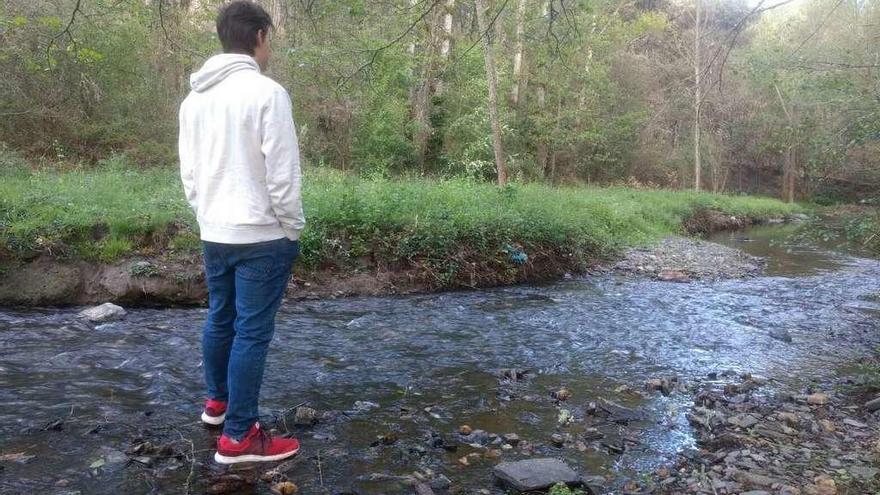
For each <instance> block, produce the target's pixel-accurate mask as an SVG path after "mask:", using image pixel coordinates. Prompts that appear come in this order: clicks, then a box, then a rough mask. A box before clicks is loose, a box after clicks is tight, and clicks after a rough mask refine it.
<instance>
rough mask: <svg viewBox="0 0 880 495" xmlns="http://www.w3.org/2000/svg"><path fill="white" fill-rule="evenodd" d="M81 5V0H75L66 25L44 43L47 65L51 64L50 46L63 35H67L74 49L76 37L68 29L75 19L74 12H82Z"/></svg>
mask: <svg viewBox="0 0 880 495" xmlns="http://www.w3.org/2000/svg"><path fill="white" fill-rule="evenodd" d="M81 6H82V0H76V5H75V6H74V7H73V12H72V13H71V14H70V20H69V21H67V26H65V27H64V29H63V30H62V31H61V32H60V33H58V34H56V35H55V36H53V37H52V39H51V40H49V43H48V44H47V45H46V61H47V62H48V63H49V66H50V67H51V66H52V55H51V51H52V47H53V46H55V44H56V43H57V42H58V40H60V39H61V38H62V37H63V36H64V35H67V38H68V39H69V40H70V43H71V44H72V45H73V47H74V49H76V39H75V38H74V37H73V33H71V32H70V29H71V28H72V27H73V23H74V22H75V21H76V14H77V13H82V10H80V7H81Z"/></svg>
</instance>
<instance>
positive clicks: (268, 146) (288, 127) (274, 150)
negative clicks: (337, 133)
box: [260, 86, 306, 240]
mask: <svg viewBox="0 0 880 495" xmlns="http://www.w3.org/2000/svg"><path fill="white" fill-rule="evenodd" d="M262 126H263V136H262V137H263V141H262V145H261V147H260V149H261V150H262V152H263V156H264V157H265V161H266V187H267V188H268V192H269V201H270V202H271V204H272V209H273V210H274V211H275V217H276V218H278V221H279V222H280V223H281V228H282V229H283V230H284V233H285V234H286V235H287V237H288V239H291V240H296V239H299V233H300V232H301V231H302V229H303V227H305V223H306V221H305V217H304V215H303V209H302V196H301V186H302V173H301V171H300V166H299V143H298V141H297V137H296V128H295V127H294V124H293V111H292V107H291V104H290V97H289V96H288V95H287V91H285V90H284V89H283V88H281V87H280V86H279V87H276V88H275V89H274V91H272V95H271V97H270V98H269V101H268V103H267V104H266V106H265V107H264V109H263V115H262Z"/></svg>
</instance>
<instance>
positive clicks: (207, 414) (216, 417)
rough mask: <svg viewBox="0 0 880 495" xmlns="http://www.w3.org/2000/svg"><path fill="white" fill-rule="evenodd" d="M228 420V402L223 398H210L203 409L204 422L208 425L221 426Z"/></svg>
mask: <svg viewBox="0 0 880 495" xmlns="http://www.w3.org/2000/svg"><path fill="white" fill-rule="evenodd" d="M223 421H226V403H225V402H223V401H221V400H214V399H208V400H207V401H205V410H204V411H202V422H203V423H205V424H207V425H212V426H219V425H222V424H223Z"/></svg>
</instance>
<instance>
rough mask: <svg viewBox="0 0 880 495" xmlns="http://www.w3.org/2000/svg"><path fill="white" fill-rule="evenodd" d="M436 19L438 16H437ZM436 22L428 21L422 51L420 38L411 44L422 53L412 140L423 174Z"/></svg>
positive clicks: (414, 93)
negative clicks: (420, 49) (419, 42)
mask: <svg viewBox="0 0 880 495" xmlns="http://www.w3.org/2000/svg"><path fill="white" fill-rule="evenodd" d="M410 4H411V5H416V4H417V0H410ZM435 19H436V16H435ZM433 24H434V23H428V30H427V32H426V33H425V42H424V44H423V45H421V46H423V50H422V53H421V54H419V53H417V52H418V47H419V45H418V40H417V39H415V40H413V41H412V42H411V43H410V45H409V53H410V54H411V55H412V56H413V58H414V59H415V57H417V56H419V55H421V58H422V60H421V61H420V62H421V74H420V76H421V77H419V78H418V79H417V82H416V85H415V87H414V88H412V89H411V93H410V100H411V103H410V114H411V117H412V120H413V122H414V123H415V129H414V130H413V135H412V141H413V147H414V148H415V152H416V156H415V159H416V165H417V166H418V168H419V172H420V173H421V174H423V175H424V174H425V173H426V156H427V154H428V141H429V140H430V138H431V133H432V132H433V129H432V128H431V120H430V115H431V97H432V92H433V91H434V86H435V78H436V66H435V64H436V62H435V53H436V43H435V41H436V38H437V37H436V36H435V35H434V33H435V31H434V25H433ZM413 65H414V66H417V67H418V66H419V65H420V64H419V61H417V60H413Z"/></svg>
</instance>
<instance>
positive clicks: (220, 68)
mask: <svg viewBox="0 0 880 495" xmlns="http://www.w3.org/2000/svg"><path fill="white" fill-rule="evenodd" d="M240 70H255V71H257V72H259V71H260V66H259V65H257V61H256V60H254V59H253V57H251V56H250V55H242V54H239V53H221V54H220V55H214V56H213V57H211V58H209V59H208V60H206V61H205V64H204V65H202V68H201V69H199V70H198V71H196V72H194V73H193V74H191V75H190V76H189V85H190V87H191V88H192V90H193V91H196V92H199V93H201V92H202V91H205V90H207V89H208V88H210V87H211V86H214V85H215V84H217V83H219V82H220V81H222V80H224V79H226V78H227V77H228V76H229V75H230V74H232V73H234V72H238V71H240Z"/></svg>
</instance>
